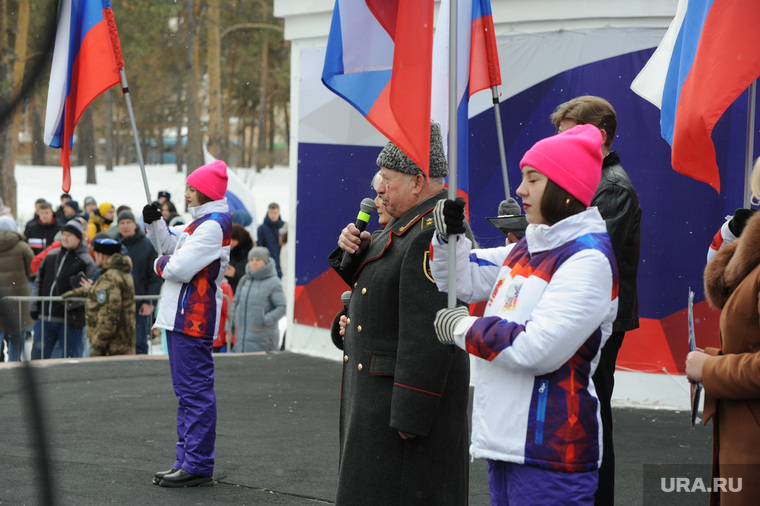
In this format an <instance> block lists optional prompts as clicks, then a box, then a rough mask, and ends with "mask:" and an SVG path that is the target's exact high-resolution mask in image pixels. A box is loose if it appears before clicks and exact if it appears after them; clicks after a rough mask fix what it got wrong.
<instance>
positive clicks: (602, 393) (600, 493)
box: [592, 332, 625, 506]
mask: <svg viewBox="0 0 760 506" xmlns="http://www.w3.org/2000/svg"><path fill="white" fill-rule="evenodd" d="M624 336H625V332H613V333H612V334H611V335H610V337H609V339H607V342H606V343H604V347H603V348H602V354H601V357H600V358H599V366H598V367H597V368H596V372H595V373H594V376H593V377H592V379H593V381H594V387H595V388H596V395H597V396H598V397H599V408H600V411H601V415H602V445H603V446H602V465H601V467H600V468H599V488H597V490H596V494H594V504H595V506H613V505H614V504H615V448H614V446H613V443H612V406H611V401H612V390H613V389H614V388H615V362H616V361H617V356H618V351H620V346H621V345H622V344H623V337H624Z"/></svg>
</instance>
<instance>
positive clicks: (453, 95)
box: [448, 0, 459, 309]
mask: <svg viewBox="0 0 760 506" xmlns="http://www.w3.org/2000/svg"><path fill="white" fill-rule="evenodd" d="M458 3H459V2H458V1H457V0H451V4H449V198H450V199H451V200H456V198H457V156H458V153H457V64H458V62H457V37H458V31H457V7H458V5H457V4H458ZM456 251H457V249H456V235H455V234H449V293H448V307H449V309H453V308H455V307H457V264H456Z"/></svg>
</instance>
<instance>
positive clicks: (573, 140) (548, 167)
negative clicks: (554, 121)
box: [520, 125, 602, 207]
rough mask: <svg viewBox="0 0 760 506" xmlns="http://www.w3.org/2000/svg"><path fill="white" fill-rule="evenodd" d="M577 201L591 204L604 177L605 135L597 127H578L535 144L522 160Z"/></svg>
mask: <svg viewBox="0 0 760 506" xmlns="http://www.w3.org/2000/svg"><path fill="white" fill-rule="evenodd" d="M526 165H530V166H531V167H533V168H535V169H536V170H538V171H539V172H541V173H542V174H543V175H545V176H546V177H548V178H549V179H551V180H552V181H554V182H555V183H556V184H557V185H558V186H559V187H560V188H563V189H564V190H566V191H567V192H568V193H570V195H572V196H573V197H575V198H577V199H578V200H579V201H581V202H582V203H583V205H585V206H586V207H588V206H589V205H590V204H591V199H592V198H594V193H596V188H597V187H598V186H599V180H600V179H601V177H602V134H601V132H599V129H598V128H597V127H595V126H593V125H577V126H574V127H573V128H571V129H570V130H565V131H564V132H562V133H561V134H557V135H553V136H552V137H547V138H546V139H542V140H540V141H538V142H537V143H535V144H534V145H533V147H532V148H530V149H529V150H528V152H527V153H525V156H523V158H522V160H520V170H522V169H523V167H525V166H526Z"/></svg>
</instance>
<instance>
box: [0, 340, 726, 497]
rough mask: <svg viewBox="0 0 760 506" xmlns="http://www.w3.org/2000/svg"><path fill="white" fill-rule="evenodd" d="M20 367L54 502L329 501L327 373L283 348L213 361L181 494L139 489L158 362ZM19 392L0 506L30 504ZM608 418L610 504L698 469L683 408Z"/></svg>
mask: <svg viewBox="0 0 760 506" xmlns="http://www.w3.org/2000/svg"><path fill="white" fill-rule="evenodd" d="M31 369H32V370H33V376H34V380H35V383H36V385H37V388H38V391H39V394H40V398H41V401H42V402H41V405H42V411H43V425H44V428H45V429H46V430H45V434H46V437H47V441H48V444H47V447H46V448H47V450H48V453H49V456H50V458H51V460H52V466H51V470H52V473H51V474H52V480H51V482H50V489H49V491H50V493H51V494H52V497H53V499H54V500H55V504H59V505H78V506H84V505H105V504H119V505H185V504H192V505H213V504H240V505H247V504H288V505H290V504H293V505H307V504H332V503H333V502H334V500H335V487H336V481H337V480H336V471H337V465H338V396H339V388H340V371H341V364H340V363H337V362H333V361H330V360H325V359H321V358H315V357H310V356H305V355H299V354H294V353H289V352H278V353H270V354H234V355H218V356H217V358H216V393H217V399H218V424H217V440H216V469H215V479H216V480H217V484H216V486H213V487H205V488H189V489H168V488H162V487H158V486H155V485H152V484H151V479H152V476H153V473H154V472H155V471H158V470H162V469H164V468H168V467H170V466H171V464H172V461H173V455H174V442H175V437H176V433H175V416H176V405H177V403H176V399H175V397H174V393H173V391H172V388H171V380H170V376H169V362H168V360H167V359H166V357H162V356H150V357H146V356H140V357H128V358H106V359H101V358H87V359H79V360H66V359H58V360H49V361H42V362H34V366H33V367H32V368H31ZM26 385H27V383H26V374H25V368H24V367H23V366H21V365H20V364H18V363H17V364H0V505H16V504H19V505H21V504H26V505H36V504H44V497H45V495H44V491H45V487H44V483H43V482H42V479H43V478H42V475H41V473H40V467H41V465H40V460H39V457H38V449H37V448H36V443H35V440H34V432H35V431H34V427H35V424H34V422H33V419H34V417H33V415H32V413H31V411H30V404H29V398H30V390H29V389H28V388H27V386H26ZM614 417H615V420H614V424H615V441H616V443H615V444H616V453H617V467H618V470H617V484H616V495H617V503H616V504H618V505H622V506H626V505H640V504H644V499H643V497H644V495H643V485H642V483H643V476H644V474H645V473H644V469H645V466H644V464H684V463H689V464H709V462H710V452H711V437H712V435H711V426H708V427H699V426H698V427H696V428H691V426H690V424H689V421H688V420H689V415H688V414H687V413H685V412H677V411H662V410H646V409H631V408H620V409H615V410H614ZM665 467H667V466H665ZM689 500H690V503H691V504H706V498H702V499H697V498H696V497H694V496H691V497H690V498H689ZM695 500H696V502H692V501H695ZM470 504H471V505H488V504H489V499H488V481H487V476H486V465H485V462H484V461H482V460H476V461H475V462H473V463H472V464H471V466H470ZM646 504H655V503H652V502H647V503H646Z"/></svg>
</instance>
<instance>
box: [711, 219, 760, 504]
mask: <svg viewBox="0 0 760 506" xmlns="http://www.w3.org/2000/svg"><path fill="white" fill-rule="evenodd" d="M704 280H705V294H706V296H707V300H708V302H709V303H710V304H711V305H712V306H713V307H715V308H718V309H721V315H720V339H721V349H720V350H718V349H709V348H708V349H706V350H705V352H706V353H708V354H710V355H712V356H711V357H709V358H708V359H707V360H706V361H705V363H704V366H703V369H702V384H703V385H704V388H705V411H704V422H705V423H707V421H708V420H710V419H712V420H713V478H716V477H721V478H725V479H729V480H733V482H729V485H731V484H733V488H734V489H736V487H737V485H738V480H739V479H741V480H742V482H741V492H730V491H729V492H724V493H717V492H713V493H712V494H711V496H710V504H712V505H716V504H721V505H723V506H725V505H750V504H753V505H754V504H757V500H758V499H757V498H758V497H760V452H758V448H760V213H756V214H755V215H754V216H753V217H752V218H750V219H749V221H748V222H747V225H746V227H745V228H744V231H743V232H742V235H741V237H740V238H739V239H737V240H736V241H735V242H734V243H732V244H729V245H726V246H724V247H723V248H721V250H720V251H719V252H718V254H717V255H716V256H715V258H714V259H713V260H712V261H711V262H710V263H709V264H708V265H707V267H706V268H705V276H704Z"/></svg>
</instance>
